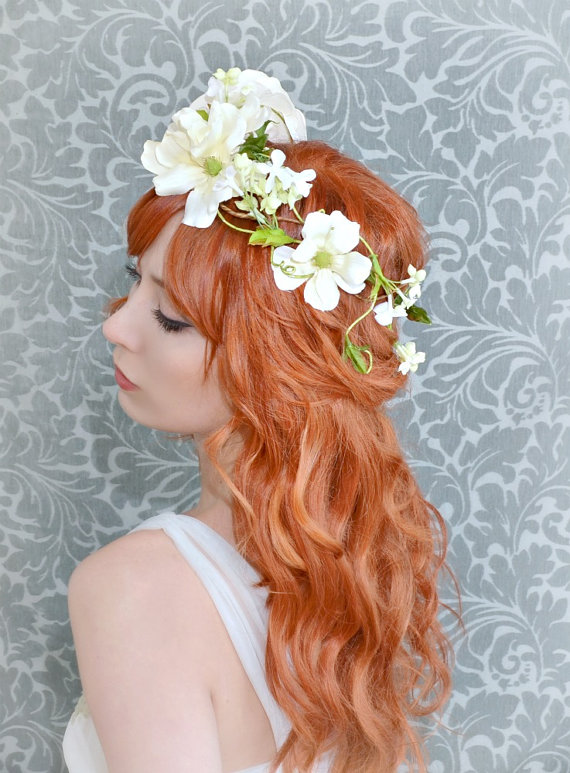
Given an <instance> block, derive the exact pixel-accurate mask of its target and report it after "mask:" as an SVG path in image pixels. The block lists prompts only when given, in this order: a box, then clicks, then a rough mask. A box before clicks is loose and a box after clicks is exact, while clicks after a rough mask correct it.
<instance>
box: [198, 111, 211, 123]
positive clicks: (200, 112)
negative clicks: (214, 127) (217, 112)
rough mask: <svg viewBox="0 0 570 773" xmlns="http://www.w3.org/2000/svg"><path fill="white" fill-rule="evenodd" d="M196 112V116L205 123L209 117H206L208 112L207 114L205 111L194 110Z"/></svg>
mask: <svg viewBox="0 0 570 773" xmlns="http://www.w3.org/2000/svg"><path fill="white" fill-rule="evenodd" d="M196 112H197V113H198V115H199V116H200V117H201V118H203V119H204V120H205V121H207V120H208V118H209V116H208V112H207V110H196Z"/></svg>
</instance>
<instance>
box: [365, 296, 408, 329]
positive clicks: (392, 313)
mask: <svg viewBox="0 0 570 773" xmlns="http://www.w3.org/2000/svg"><path fill="white" fill-rule="evenodd" d="M373 311H374V316H375V318H376V322H378V324H379V325H391V324H392V320H393V319H394V317H405V316H406V307H405V306H404V305H403V304H400V305H399V306H394V305H393V301H392V294H390V295H389V296H388V300H387V301H383V302H382V303H379V304H378V306H375V307H374V309H373Z"/></svg>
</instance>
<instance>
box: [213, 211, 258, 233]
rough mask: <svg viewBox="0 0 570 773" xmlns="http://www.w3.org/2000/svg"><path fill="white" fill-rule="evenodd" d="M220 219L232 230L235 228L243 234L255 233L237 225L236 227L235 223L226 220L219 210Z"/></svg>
mask: <svg viewBox="0 0 570 773" xmlns="http://www.w3.org/2000/svg"><path fill="white" fill-rule="evenodd" d="M218 217H219V218H220V220H221V221H222V223H225V224H226V225H227V226H229V227H230V228H233V229H234V231H240V232H241V233H242V234H252V233H254V232H253V231H251V230H250V229H249V228H239V227H238V226H237V225H234V224H233V223H230V221H229V220H226V218H225V217H224V216H223V215H222V213H221V212H220V210H219V209H218Z"/></svg>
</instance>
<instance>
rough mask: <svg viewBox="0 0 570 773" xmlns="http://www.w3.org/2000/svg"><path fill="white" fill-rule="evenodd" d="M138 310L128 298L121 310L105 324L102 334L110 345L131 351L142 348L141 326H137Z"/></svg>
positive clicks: (115, 312) (112, 315)
mask: <svg viewBox="0 0 570 773" xmlns="http://www.w3.org/2000/svg"><path fill="white" fill-rule="evenodd" d="M135 315H136V309H135V304H134V303H133V299H132V298H129V297H127V298H126V299H125V301H124V303H123V304H122V305H121V306H119V308H118V309H117V310H116V311H114V312H113V313H112V314H110V315H109V316H108V317H107V319H106V320H105V321H104V322H103V327H102V332H103V335H104V336H105V338H106V339H107V341H109V343H111V344H114V345H115V346H122V347H124V348H125V349H130V350H131V351H137V350H138V349H139V348H140V326H139V325H137V324H135Z"/></svg>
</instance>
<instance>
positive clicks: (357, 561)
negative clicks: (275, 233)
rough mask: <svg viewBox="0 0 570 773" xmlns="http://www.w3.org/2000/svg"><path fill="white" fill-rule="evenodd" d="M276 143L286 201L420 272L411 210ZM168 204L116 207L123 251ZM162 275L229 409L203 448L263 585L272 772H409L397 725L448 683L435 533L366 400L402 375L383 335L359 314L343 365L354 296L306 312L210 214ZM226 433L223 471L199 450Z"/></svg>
mask: <svg viewBox="0 0 570 773" xmlns="http://www.w3.org/2000/svg"><path fill="white" fill-rule="evenodd" d="M281 147H282V149H283V150H284V151H285V152H286V155H287V164H288V166H290V167H292V168H294V169H296V170H301V169H305V168H308V167H311V168H313V169H315V171H316V172H317V177H316V180H315V182H314V183H313V187H312V190H311V194H310V196H309V197H308V198H307V199H305V200H303V201H302V202H301V203H300V205H299V206H300V209H301V211H305V212H308V211H313V210H316V209H320V208H324V209H325V210H326V211H327V212H331V211H332V210H334V209H339V210H341V211H342V212H343V213H344V214H345V215H346V216H347V217H348V218H349V219H350V220H354V221H357V222H358V223H360V225H361V234H362V235H363V236H364V237H365V238H366V240H367V241H368V243H369V244H370V245H371V246H372V248H373V249H374V250H375V251H376V252H377V254H378V255H379V261H380V265H381V267H382V269H383V271H384V273H385V274H386V276H388V277H390V278H393V279H403V278H404V277H406V276H407V273H406V270H407V266H408V264H409V263H412V264H413V265H414V266H415V267H416V268H420V267H421V266H422V265H423V264H424V262H425V259H426V239H425V232H424V230H423V228H422V226H421V224H420V222H419V220H418V217H417V215H416V212H415V210H414V209H413V207H412V206H410V204H408V203H407V202H406V201H405V200H404V199H403V198H402V197H401V196H399V195H398V194H397V193H396V192H395V191H394V190H392V189H391V188H390V187H389V186H388V185H386V184H385V183H384V182H383V181H381V180H380V179H379V178H378V177H376V176H375V175H374V174H373V173H371V172H370V171H369V170H367V169H366V168H365V167H364V166H363V165H361V164H359V163H358V162H356V161H353V160H352V159H349V158H347V157H346V156H344V155H342V154H341V153H339V152H338V151H336V150H334V149H332V148H330V147H329V146H327V145H325V144H324V143H320V142H299V143H295V144H291V145H283V146H281ZM185 200H186V196H168V197H158V196H156V195H155V193H154V191H149V192H148V193H147V194H145V196H143V197H142V199H141V200H140V201H139V202H138V203H137V204H136V205H135V207H134V208H133V210H132V211H131V214H130V217H129V223H128V233H129V252H130V254H131V255H138V256H140V255H142V253H143V252H144V251H145V250H146V249H147V248H148V246H149V245H150V244H151V243H152V241H153V240H154V239H155V238H156V236H157V235H158V233H159V231H160V230H161V228H162V227H163V226H164V225H165V224H166V222H167V221H168V220H169V219H170V218H171V217H172V216H173V215H174V214H175V213H179V212H180V211H181V210H183V208H184V205H185ZM284 209H285V210H286V208H284ZM236 222H239V224H240V225H241V226H242V227H247V221H236ZM244 224H245V225H244ZM284 227H285V230H286V231H288V232H289V233H292V234H298V233H299V231H300V229H299V227H298V226H295V225H294V224H293V223H292V222H286V224H285V226H284ZM364 252H365V251H364ZM163 279H164V281H165V284H166V288H167V291H168V293H169V295H170V297H171V299H172V302H173V303H174V305H175V306H176V307H177V309H178V310H179V311H180V312H181V314H183V315H185V316H187V317H189V318H190V319H191V320H193V321H194V323H195V324H196V326H197V327H198V328H199V330H200V331H201V332H202V333H203V335H204V336H205V337H206V338H207V341H208V352H207V362H206V363H205V371H207V370H208V369H209V368H210V367H212V366H213V365H214V364H216V367H217V368H218V374H219V379H220V383H221V385H222V387H223V389H224V390H225V392H226V394H227V396H228V398H229V400H230V401H231V404H232V405H233V407H234V412H233V416H232V418H231V420H230V421H229V423H228V424H226V425H225V426H224V427H222V428H221V429H220V430H218V431H217V432H216V433H214V434H213V435H212V436H211V437H210V438H209V439H208V441H207V444H206V450H207V452H208V454H209V456H210V457H211V459H212V461H213V463H214V464H215V465H216V466H217V467H218V470H219V472H220V474H221V475H222V476H223V477H224V478H225V479H226V482H227V484H228V485H229V486H230V488H231V490H232V492H233V496H234V501H233V516H234V532H235V538H236V541H237V544H238V547H239V549H240V551H241V552H242V554H243V555H244V556H245V557H246V558H247V560H248V561H250V562H251V563H252V564H253V565H254V566H255V567H256V569H257V570H258V571H259V573H260V575H261V577H262V583H261V584H262V585H263V586H265V587H267V589H268V608H269V629H268V638H267V649H266V673H267V680H268V684H269V687H270V689H271V691H272V693H273V695H274V697H275V699H276V700H277V702H278V703H279V705H280V706H281V707H282V708H283V710H284V711H285V712H286V714H287V715H288V717H289V719H290V721H291V723H292V729H291V732H290V734H289V736H288V738H287V740H286V741H285V743H284V745H283V746H282V748H281V749H280V750H278V754H277V756H276V758H275V760H274V764H273V768H272V770H275V769H276V768H277V766H278V765H279V764H282V765H283V771H284V773H292V771H294V770H300V771H308V770H310V769H311V765H312V763H313V762H314V761H315V760H316V759H317V758H318V757H319V756H320V755H321V754H323V753H325V752H327V751H330V753H331V755H332V756H333V757H334V764H333V767H332V771H333V773H378V772H379V771H382V772H384V771H393V770H394V769H395V768H396V766H397V765H398V763H399V762H401V761H402V760H403V759H407V760H408V762H409V764H410V765H414V764H415V765H416V766H417V768H418V769H419V770H421V771H425V770H426V767H425V761H424V759H423V751H422V745H421V741H420V739H419V737H418V734H417V732H416V730H415V728H414V724H415V723H414V718H415V717H418V716H420V715H425V714H429V713H431V712H433V711H435V710H437V709H439V708H441V707H442V706H443V704H444V702H445V700H446V698H447V695H448V693H449V689H450V665H449V663H450V658H451V647H450V644H449V641H448V639H447V638H446V636H445V634H444V632H443V630H442V628H441V626H440V624H439V622H438V620H437V617H436V615H437V612H438V607H439V602H438V593H437V578H438V573H439V571H440V569H441V568H442V566H444V558H445V547H446V536H445V527H444V524H443V521H442V518H441V516H440V514H439V512H438V511H437V509H436V508H435V507H434V506H433V505H431V504H430V503H429V502H427V501H426V500H425V499H424V497H423V496H422V494H421V492H420V491H419V489H418V486H417V484H416V481H415V479H414V477H413V475H412V473H411V471H410V469H409V467H408V465H407V463H406V462H405V460H404V458H403V456H402V452H401V450H400V447H399V444H398V440H397V438H396V435H395V432H394V429H393V427H392V425H391V423H390V421H389V419H388V418H387V417H386V415H385V413H384V409H383V404H384V403H385V402H386V401H387V400H389V399H390V398H391V397H393V396H394V394H395V393H396V392H397V391H398V390H399V389H400V388H402V386H403V385H404V383H405V381H406V378H405V376H403V375H402V374H400V373H398V372H397V366H398V360H397V359H396V356H395V353H394V351H393V348H392V346H393V343H394V341H395V340H396V331H395V330H394V331H393V330H389V329H388V328H386V327H382V326H380V325H378V324H377V323H376V321H375V320H374V318H373V315H369V316H368V317H366V318H365V319H364V320H363V321H362V322H361V323H360V324H359V325H357V326H356V328H355V329H354V331H353V333H352V338H353V340H354V341H355V342H356V343H358V344H364V343H367V344H368V345H369V346H370V348H371V350H372V354H373V357H374V365H373V368H372V370H371V372H370V373H369V374H367V375H363V374H360V373H357V372H356V371H355V370H354V368H353V366H352V364H351V363H350V362H348V361H346V360H343V359H342V357H341V351H342V342H343V336H344V332H345V330H346V328H347V326H348V325H349V324H350V322H351V321H352V320H354V319H356V317H357V316H359V315H360V314H362V312H363V311H364V310H365V309H366V308H367V305H368V301H367V300H366V297H365V292H363V293H361V294H360V295H359V296H353V295H349V294H348V293H344V292H343V293H341V300H340V302H339V304H338V306H337V307H336V308H335V309H334V310H333V311H329V312H326V313H324V312H320V311H317V310H315V309H313V308H312V307H311V306H309V305H308V304H307V303H305V301H304V300H303V297H302V294H303V287H301V288H298V289H297V290H294V291H291V292H284V291H281V290H278V289H277V287H276V285H275V281H274V278H273V272H272V269H271V266H270V260H269V250H268V249H264V248H260V247H257V246H256V247H252V246H249V245H248V244H247V236H246V235H244V234H241V233H237V232H236V231H233V230H232V229H230V228H228V227H227V226H225V225H223V224H221V222H220V221H219V220H216V221H215V222H214V223H213V225H212V226H211V227H210V228H208V229H204V230H197V229H194V228H191V227H188V226H180V227H179V228H178V229H177V231H176V232H175V235H174V236H173V238H172V241H171V243H170V247H169V252H168V255H167V260H166V263H165V272H164V277H163ZM236 437H238V438H239V441H240V444H241V446H240V452H239V457H238V458H237V462H236V464H235V468H234V470H233V474H232V476H231V480H230V479H229V478H228V477H227V476H226V475H225V473H224V471H223V470H222V469H221V467H220V466H219V465H217V462H216V459H217V458H218V454H219V452H220V451H221V450H222V449H223V448H224V446H225V445H226V443H228V442H230V440H232V439H235V438H236Z"/></svg>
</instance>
